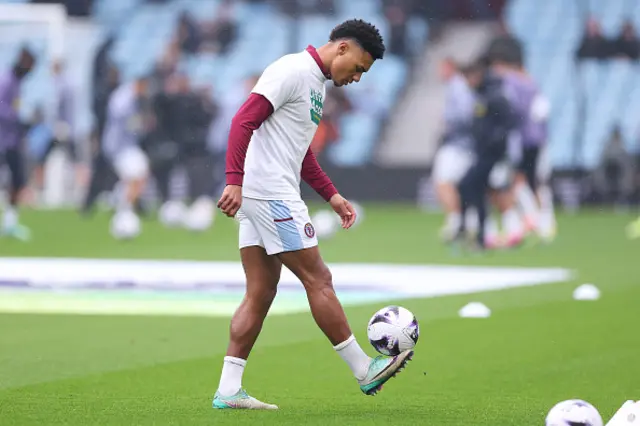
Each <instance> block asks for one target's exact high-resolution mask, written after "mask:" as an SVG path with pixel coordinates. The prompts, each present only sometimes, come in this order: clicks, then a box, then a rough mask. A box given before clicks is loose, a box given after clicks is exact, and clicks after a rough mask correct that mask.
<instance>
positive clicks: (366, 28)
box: [329, 19, 386, 59]
mask: <svg viewBox="0 0 640 426" xmlns="http://www.w3.org/2000/svg"><path fill="white" fill-rule="evenodd" d="M345 38H346V39H352V40H354V41H355V42H356V43H358V44H359V45H360V46H361V47H362V48H363V49H364V50H365V51H367V52H369V54H370V55H371V57H372V58H373V59H382V57H383V56H384V51H385V49H386V48H385V47H384V40H382V36H381V35H380V31H378V29H377V28H376V27H375V26H374V25H373V24H370V23H368V22H365V21H363V20H362V19H350V20H348V21H345V22H343V23H342V24H340V25H338V26H337V27H335V28H334V29H333V31H331V35H330V36H329V40H330V41H336V40H340V39H345Z"/></svg>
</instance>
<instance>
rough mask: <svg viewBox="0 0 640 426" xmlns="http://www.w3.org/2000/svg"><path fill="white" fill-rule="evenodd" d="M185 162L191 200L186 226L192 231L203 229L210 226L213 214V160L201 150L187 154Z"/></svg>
mask: <svg viewBox="0 0 640 426" xmlns="http://www.w3.org/2000/svg"><path fill="white" fill-rule="evenodd" d="M185 163H186V168H187V177H188V180H189V197H190V198H191V200H192V204H191V206H190V207H189V211H188V213H187V217H186V223H187V227H188V228H189V229H191V230H193V231H204V230H206V229H209V228H210V227H211V225H212V224H213V218H214V215H215V203H214V201H213V198H212V193H213V191H212V189H211V181H212V178H213V172H212V166H213V161H212V159H211V157H210V156H209V155H208V153H206V152H203V153H200V155H197V156H196V155H191V156H188V157H187V158H186V159H185Z"/></svg>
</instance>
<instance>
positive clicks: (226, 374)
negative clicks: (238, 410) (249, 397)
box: [218, 356, 247, 396]
mask: <svg viewBox="0 0 640 426" xmlns="http://www.w3.org/2000/svg"><path fill="white" fill-rule="evenodd" d="M246 365H247V360H246V359H242V358H236V357H233V356H225V357H224V363H223V364H222V374H221V375H220V385H219V386H218V392H219V393H220V395H222V396H232V395H235V394H236V393H238V391H239V390H240V388H242V373H244V367H245V366H246Z"/></svg>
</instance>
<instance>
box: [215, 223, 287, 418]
mask: <svg viewBox="0 0 640 426" xmlns="http://www.w3.org/2000/svg"><path fill="white" fill-rule="evenodd" d="M238 219H239V221H240V229H239V233H240V238H239V239H240V257H241V260H242V266H243V268H244V271H245V276H246V279H247V288H246V292H245V295H244V298H243V299H242V302H241V303H240V306H239V307H238V309H237V310H236V312H235V313H234V315H233V318H232V319H231V326H230V330H229V331H230V332H229V334H230V338H229V346H228V348H227V354H226V356H225V358H224V362H223V366H222V373H221V375H220V384H219V386H218V391H217V392H216V395H215V397H214V399H213V408H218V409H224V408H238V409H275V408H277V407H276V406H275V405H271V404H265V403H263V402H261V401H258V400H257V399H255V398H252V397H250V396H249V395H248V394H247V393H246V392H245V391H244V390H243V389H242V376H243V373H244V369H245V366H246V364H247V359H248V358H249V354H250V353H251V349H252V348H253V345H254V344H255V342H256V340H257V338H258V335H259V334H260V331H261V330H262V325H263V323H264V319H265V318H266V316H267V313H268V312H269V308H270V307H271V304H272V303H273V299H274V298H275V296H276V291H277V286H278V281H280V272H281V270H282V263H281V262H280V260H279V259H278V258H277V257H276V256H268V255H267V253H266V251H265V250H264V248H263V247H262V245H263V243H262V240H261V238H260V236H259V234H258V232H257V231H256V229H255V227H254V226H253V224H252V223H251V222H250V221H249V220H248V218H247V217H246V216H245V215H244V213H242V211H241V212H239V213H238Z"/></svg>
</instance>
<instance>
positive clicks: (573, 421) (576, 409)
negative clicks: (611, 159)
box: [545, 399, 602, 426]
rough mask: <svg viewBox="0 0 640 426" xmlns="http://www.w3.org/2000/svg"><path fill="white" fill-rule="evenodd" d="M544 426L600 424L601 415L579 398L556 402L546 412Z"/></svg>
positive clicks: (596, 425)
mask: <svg viewBox="0 0 640 426" xmlns="http://www.w3.org/2000/svg"><path fill="white" fill-rule="evenodd" d="M545 424H546V426H602V417H601V416H600V413H599V412H598V410H597V409H596V407H594V406H593V405H591V404H589V403H588V402H586V401H583V400H581V399H569V400H567V401H562V402H559V403H557V404H556V405H555V406H553V408H552V409H551V410H550V411H549V414H547V419H546V421H545Z"/></svg>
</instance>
